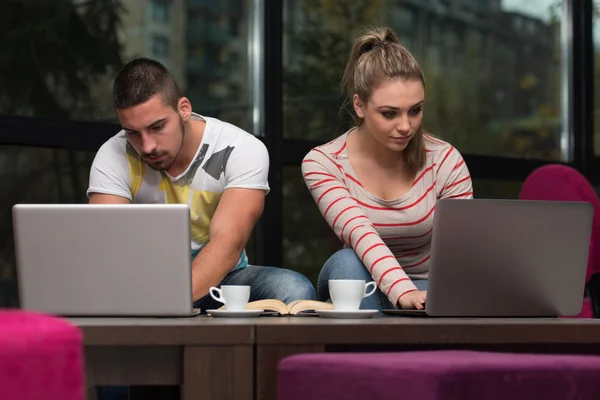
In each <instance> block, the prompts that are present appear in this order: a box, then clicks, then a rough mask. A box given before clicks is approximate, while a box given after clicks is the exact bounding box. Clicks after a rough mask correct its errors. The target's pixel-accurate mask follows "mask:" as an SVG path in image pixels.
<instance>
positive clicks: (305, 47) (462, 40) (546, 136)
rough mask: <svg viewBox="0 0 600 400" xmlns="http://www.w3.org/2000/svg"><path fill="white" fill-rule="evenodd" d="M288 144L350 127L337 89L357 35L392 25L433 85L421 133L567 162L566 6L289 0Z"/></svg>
mask: <svg viewBox="0 0 600 400" xmlns="http://www.w3.org/2000/svg"><path fill="white" fill-rule="evenodd" d="M284 13H285V25H284V32H285V36H284V85H285V86H284V123H285V126H284V136H285V137H289V138H297V139H313V140H318V141H321V142H325V141H329V140H331V139H333V138H334V137H335V136H337V135H339V134H341V133H343V131H345V130H346V129H348V128H349V127H350V125H351V119H350V118H349V115H348V112H346V111H344V110H343V111H340V109H341V106H342V104H343V100H344V98H343V96H342V95H341V93H340V88H339V82H340V78H341V75H342V72H343V69H344V66H345V62H346V59H347V56H348V54H349V50H350V46H351V43H352V40H353V38H354V34H356V33H357V32H359V31H360V30H361V29H362V28H365V27H368V26H372V25H376V26H382V25H383V26H389V27H391V28H392V29H394V30H395V31H396V33H397V34H398V36H399V38H400V41H401V42H402V43H403V44H404V45H405V46H406V47H407V48H408V49H409V50H410V51H411V52H412V53H413V54H414V55H415V57H416V58H417V59H418V60H419V61H420V63H421V66H422V68H423V70H424V73H425V78H426V81H427V90H426V106H425V111H424V128H425V129H426V130H428V131H430V132H432V133H433V134H435V135H437V136H439V137H441V138H443V139H445V140H447V141H450V142H451V143H452V144H453V145H454V146H456V147H457V148H458V149H459V150H460V151H461V152H463V153H470V154H481V155H500V156H510V157H519V158H536V159H549V160H558V159H561V157H562V155H563V153H562V149H561V138H562V136H563V134H562V132H563V127H562V122H563V121H562V120H561V112H562V108H561V107H562V100H563V97H562V95H563V93H562V91H561V85H562V76H563V75H562V71H561V65H562V56H563V48H562V42H561V18H562V2H561V1H556V0H551V1H542V0H531V1H527V2H525V1H520V0H512V1H508V0H504V1H500V0H487V1H483V0H482V1H479V2H464V1H435V2H433V1H410V0H387V1H386V0H375V1H373V0H354V1H347V2H346V1H329V0H314V1H303V0H286V1H285V6H284Z"/></svg>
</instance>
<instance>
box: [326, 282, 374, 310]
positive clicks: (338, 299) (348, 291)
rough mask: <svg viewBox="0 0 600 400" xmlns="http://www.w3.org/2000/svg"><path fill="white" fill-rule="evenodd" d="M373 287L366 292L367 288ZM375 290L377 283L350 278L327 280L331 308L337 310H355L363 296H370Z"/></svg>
mask: <svg viewBox="0 0 600 400" xmlns="http://www.w3.org/2000/svg"><path fill="white" fill-rule="evenodd" d="M369 286H372V287H373V288H372V289H371V290H370V291H369V292H367V288H368V287H369ZM376 290H377V283H375V282H374V281H371V282H369V283H366V282H365V281H363V280H352V279H331V280H329V297H331V302H332V303H333V308H334V309H335V310H339V311H356V310H358V309H359V308H360V302H361V301H362V299H364V298H365V297H369V296H371V295H372V294H373V293H375V291H376Z"/></svg>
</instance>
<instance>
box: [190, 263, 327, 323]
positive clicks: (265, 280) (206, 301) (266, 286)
mask: <svg viewBox="0 0 600 400" xmlns="http://www.w3.org/2000/svg"><path fill="white" fill-rule="evenodd" d="M221 285H249V286H250V301H256V300H264V299H277V300H281V301H283V302H284V303H285V304H288V303H291V302H292V301H294V300H315V299H316V293H315V288H314V286H313V284H312V283H311V282H310V281H309V280H308V279H307V278H306V277H305V276H304V275H302V274H300V273H298V272H295V271H291V270H289V269H284V268H277V267H259V266H257V265H249V266H247V267H246V268H242V269H237V270H235V271H231V272H230V273H228V274H227V275H226V276H225V278H224V279H223V280H222V281H221V283H220V284H219V286H221ZM221 306H223V303H220V302H218V301H216V300H214V299H213V298H212V297H211V296H210V295H209V294H207V295H206V296H204V297H202V298H201V299H199V300H197V301H196V302H194V307H195V308H200V309H201V310H202V312H203V313H204V312H205V311H206V310H210V309H216V308H219V307H221Z"/></svg>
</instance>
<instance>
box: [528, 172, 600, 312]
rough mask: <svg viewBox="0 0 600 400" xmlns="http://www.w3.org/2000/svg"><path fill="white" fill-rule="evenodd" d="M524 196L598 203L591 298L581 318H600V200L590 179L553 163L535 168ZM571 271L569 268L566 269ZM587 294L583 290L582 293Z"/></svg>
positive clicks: (591, 256) (592, 245)
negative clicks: (599, 297) (599, 301)
mask: <svg viewBox="0 0 600 400" xmlns="http://www.w3.org/2000/svg"><path fill="white" fill-rule="evenodd" d="M519 198H520V199H523V200H551V201H585V202H589V203H591V204H592V205H593V206H594V210H595V211H594V222H593V228H592V237H591V241H590V253H589V257H588V268H587V275H586V283H587V285H588V289H589V290H588V291H589V294H590V297H591V299H590V298H585V299H584V304H583V308H582V310H581V313H579V315H577V317H579V318H592V317H596V318H597V317H598V310H597V304H598V294H597V293H596V292H597V291H598V290H597V289H596V287H597V286H598V279H599V278H600V275H597V276H596V277H595V278H593V276H594V275H595V274H598V273H600V200H598V195H597V194H596V192H595V191H594V188H593V187H592V185H591V184H590V183H589V182H588V180H587V179H586V178H585V177H584V176H583V175H582V174H581V173H580V172H578V171H577V170H575V169H573V168H571V167H569V166H565V165H561V164H550V165H545V166H543V167H540V168H538V169H536V170H535V171H533V172H532V173H531V174H530V175H529V176H528V177H527V179H526V180H525V182H524V183H523V187H522V188H521V193H520V195H519ZM565 273H568V271H565ZM583 295H584V294H583V293H582V296H583Z"/></svg>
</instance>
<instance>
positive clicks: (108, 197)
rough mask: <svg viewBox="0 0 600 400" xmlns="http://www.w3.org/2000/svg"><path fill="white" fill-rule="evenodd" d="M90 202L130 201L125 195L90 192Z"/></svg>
mask: <svg viewBox="0 0 600 400" xmlns="http://www.w3.org/2000/svg"><path fill="white" fill-rule="evenodd" d="M89 203H90V204H129V203H131V201H129V199H126V198H125V197H121V196H115V195H114V194H104V193H90V195H89Z"/></svg>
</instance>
